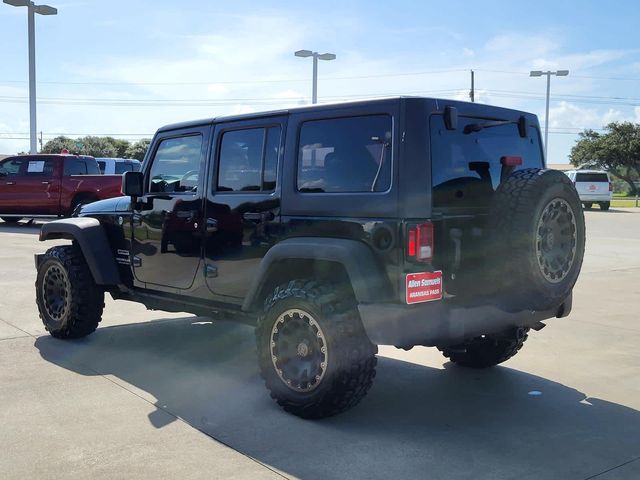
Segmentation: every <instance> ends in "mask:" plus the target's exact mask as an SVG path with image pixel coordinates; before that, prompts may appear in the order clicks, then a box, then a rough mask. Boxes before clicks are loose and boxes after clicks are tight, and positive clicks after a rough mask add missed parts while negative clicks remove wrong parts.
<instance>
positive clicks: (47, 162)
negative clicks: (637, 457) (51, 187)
mask: <svg viewBox="0 0 640 480" xmlns="http://www.w3.org/2000/svg"><path fill="white" fill-rule="evenodd" d="M26 164H27V165H26V168H25V169H24V173H23V174H24V175H25V176H27V177H52V176H53V172H54V170H55V167H56V162H55V160H53V159H45V158H39V159H35V160H29V161H28V162H26Z"/></svg>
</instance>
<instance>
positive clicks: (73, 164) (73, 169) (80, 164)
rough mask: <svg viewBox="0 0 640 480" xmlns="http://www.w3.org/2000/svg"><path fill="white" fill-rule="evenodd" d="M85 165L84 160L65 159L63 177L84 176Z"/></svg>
mask: <svg viewBox="0 0 640 480" xmlns="http://www.w3.org/2000/svg"><path fill="white" fill-rule="evenodd" d="M86 174H87V165H86V163H85V162H84V160H82V159H80V158H69V157H68V158H65V159H64V175H65V176H68V175H86Z"/></svg>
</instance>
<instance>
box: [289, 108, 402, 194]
mask: <svg viewBox="0 0 640 480" xmlns="http://www.w3.org/2000/svg"><path fill="white" fill-rule="evenodd" d="M391 132H392V121H391V117H390V116H388V115H371V116H362V117H350V118H335V119H330V120H314V121H309V122H305V123H304V124H303V125H302V128H301V129H300V144H299V150H298V190H300V191H301V192H382V191H386V190H388V189H389V186H390V185H391V144H392V139H391Z"/></svg>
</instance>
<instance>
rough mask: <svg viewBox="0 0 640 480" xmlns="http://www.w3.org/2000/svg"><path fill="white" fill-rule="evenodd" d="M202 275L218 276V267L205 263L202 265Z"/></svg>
mask: <svg viewBox="0 0 640 480" xmlns="http://www.w3.org/2000/svg"><path fill="white" fill-rule="evenodd" d="M204 276H205V277H206V278H215V277H217V276H218V267H216V266H215V265H209V264H205V266H204Z"/></svg>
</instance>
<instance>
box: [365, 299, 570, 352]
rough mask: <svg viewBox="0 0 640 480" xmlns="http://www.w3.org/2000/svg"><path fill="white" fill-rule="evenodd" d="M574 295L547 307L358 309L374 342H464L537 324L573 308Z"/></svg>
mask: <svg viewBox="0 0 640 480" xmlns="http://www.w3.org/2000/svg"><path fill="white" fill-rule="evenodd" d="M571 303H572V295H571V294H569V296H568V297H567V298H566V299H565V300H564V302H562V303H561V304H560V305H558V306H557V307H555V308H552V309H550V310H545V311H531V310H529V311H521V312H506V311H504V310H502V309H500V308H498V307H496V306H493V305H482V306H461V305H455V304H452V303H450V302H447V301H441V302H429V303H421V304H418V305H403V304H390V303H382V304H360V305H359V306H358V310H359V312H360V318H361V319H362V323H363V325H364V328H365V330H366V332H367V335H368V336H369V339H370V340H371V342H372V343H374V344H376V345H395V346H398V347H411V346H414V345H426V346H440V345H443V346H444V345H452V344H458V343H462V342H464V341H465V340H466V339H470V338H473V337H477V336H478V335H483V334H491V333H496V332H499V331H502V330H504V329H506V328H510V327H534V326H536V324H538V323H539V322H540V321H542V320H546V319H548V318H554V317H557V318H562V317H566V316H567V315H569V313H570V312H571Z"/></svg>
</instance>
